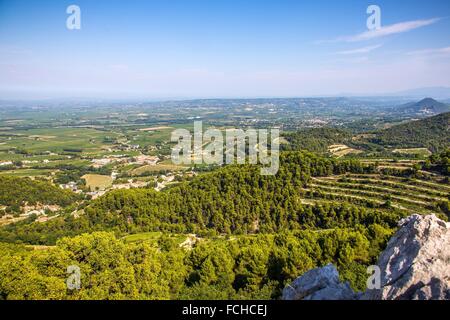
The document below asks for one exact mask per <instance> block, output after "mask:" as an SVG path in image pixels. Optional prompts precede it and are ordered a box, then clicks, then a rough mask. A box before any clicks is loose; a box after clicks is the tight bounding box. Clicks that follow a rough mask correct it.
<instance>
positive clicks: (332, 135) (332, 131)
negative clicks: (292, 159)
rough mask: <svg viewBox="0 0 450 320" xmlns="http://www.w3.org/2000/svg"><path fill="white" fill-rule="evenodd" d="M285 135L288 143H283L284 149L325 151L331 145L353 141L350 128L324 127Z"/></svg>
mask: <svg viewBox="0 0 450 320" xmlns="http://www.w3.org/2000/svg"><path fill="white" fill-rule="evenodd" d="M283 137H284V138H285V139H286V140H287V142H288V144H286V145H282V148H283V150H291V151H292V150H308V151H310V152H320V153H325V152H327V151H328V147H329V146H330V145H333V144H339V143H348V142H349V141H351V139H352V133H351V132H350V131H349V130H344V129H336V128H327V127H324V128H311V129H305V130H300V131H297V132H291V133H285V134H284V135H283Z"/></svg>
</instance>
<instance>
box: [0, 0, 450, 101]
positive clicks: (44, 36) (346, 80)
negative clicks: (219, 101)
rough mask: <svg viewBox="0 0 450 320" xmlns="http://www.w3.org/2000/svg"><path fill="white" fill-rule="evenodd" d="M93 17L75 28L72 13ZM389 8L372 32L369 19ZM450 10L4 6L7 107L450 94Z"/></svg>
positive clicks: (183, 4) (175, 3) (302, 5)
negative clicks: (69, 101) (40, 101)
mask: <svg viewBox="0 0 450 320" xmlns="http://www.w3.org/2000/svg"><path fill="white" fill-rule="evenodd" d="M71 4H75V5H78V6H79V7H80V8H81V30H68V29H67V28H66V19H67V17H68V14H67V13H66V8H67V7H68V6H69V5H71ZM371 4H376V5H378V6H379V7H380V8H381V24H382V28H381V30H378V31H376V32H373V31H372V32H369V31H368V30H367V27H366V20H367V18H368V15H367V13H366V9H367V7H368V6H369V5H371ZM449 30H450V1H448V0H440V1H436V0H429V1H419V0H418V1H401V0H395V1H392V0H388V1H376V0H375V1H362V0H358V1H356V0H354V1H331V0H330V1H299V0H297V1H287V0H285V1H283V0H277V1H264V0H260V1H256V0H247V1H246V0H240V1H235V0H226V1H225V0H209V1H206V0H147V1H143V0H142V1H139V0H129V1H125V0H123V1H118V0H95V1H94V0H90V1H89V0H72V1H65V0H59V1H56V0H40V1H26V0H14V1H12V0H11V1H10V0H0V98H2V97H3V98H20V97H23V98H29V97H36V98H47V97H104V98H156V99H157V98H191V97H267V96H282V97H284V96H309V95H325V94H326V95H333V94H335V95H338V94H343V93H352V94H377V93H385V92H395V91H401V90H406V89H411V88H418V87H431V86H449V87H450V77H449V76H448V75H449V74H450V31H449Z"/></svg>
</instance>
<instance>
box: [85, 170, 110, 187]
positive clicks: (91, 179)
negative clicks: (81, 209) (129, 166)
mask: <svg viewBox="0 0 450 320" xmlns="http://www.w3.org/2000/svg"><path fill="white" fill-rule="evenodd" d="M81 178H82V179H84V180H86V186H87V187H88V188H89V189H90V190H91V191H94V190H105V189H107V188H109V187H111V185H112V182H113V180H112V178H111V177H110V176H103V175H99V174H85V175H84V176H82V177H81Z"/></svg>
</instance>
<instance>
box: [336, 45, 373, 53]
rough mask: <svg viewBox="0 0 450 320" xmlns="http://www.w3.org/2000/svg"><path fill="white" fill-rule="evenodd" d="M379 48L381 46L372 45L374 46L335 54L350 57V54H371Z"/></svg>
mask: <svg viewBox="0 0 450 320" xmlns="http://www.w3.org/2000/svg"><path fill="white" fill-rule="evenodd" d="M381 46H382V45H381V44H377V45H374V46H368V47H364V48H358V49H352V50H345V51H338V52H336V54H340V55H352V54H360V53H368V52H371V51H373V50H375V49H378V48H380V47H381Z"/></svg>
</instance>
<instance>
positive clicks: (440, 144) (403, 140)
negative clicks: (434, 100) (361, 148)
mask: <svg viewBox="0 0 450 320" xmlns="http://www.w3.org/2000/svg"><path fill="white" fill-rule="evenodd" d="M370 142H372V143H376V144H381V145H383V146H390V147H396V148H416V147H418V148H428V149H429V150H430V151H432V152H441V151H444V150H445V149H446V148H448V146H449V145H450V112H447V113H443V114H439V115H437V116H434V117H430V118H426V119H423V120H418V121H412V122H408V123H404V124H401V125H396V126H393V127H391V128H389V129H385V130H382V131H380V132H378V133H377V134H376V137H374V138H372V139H370Z"/></svg>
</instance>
